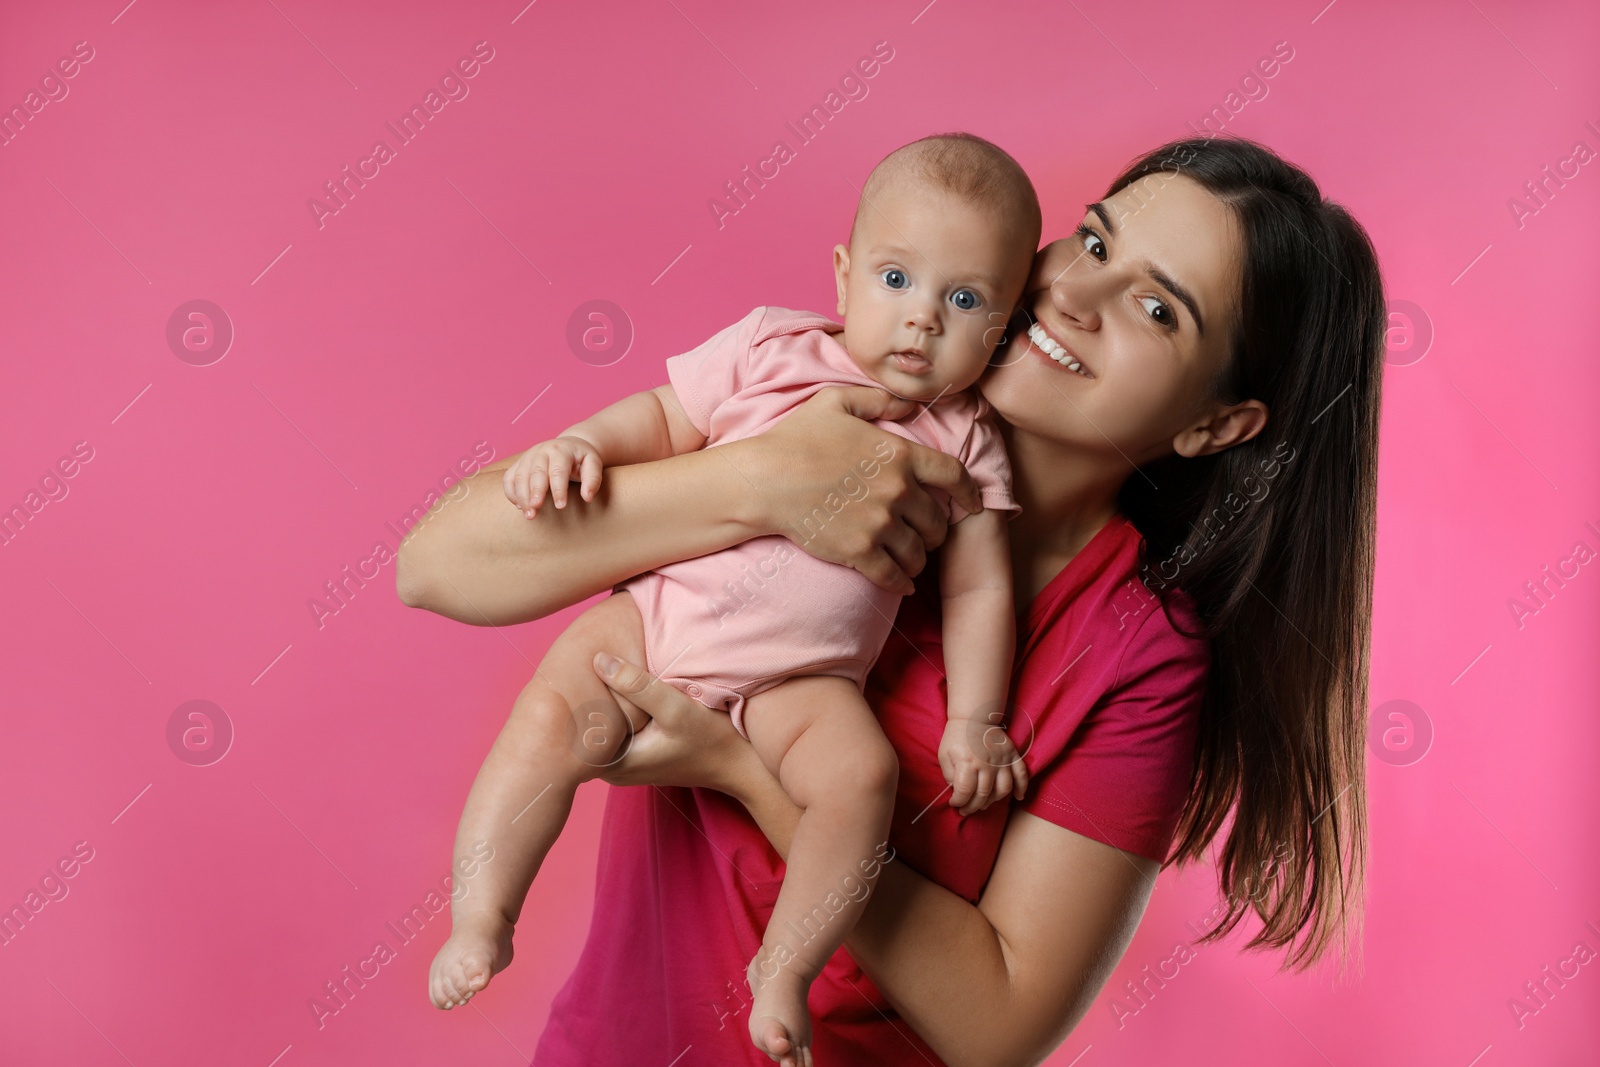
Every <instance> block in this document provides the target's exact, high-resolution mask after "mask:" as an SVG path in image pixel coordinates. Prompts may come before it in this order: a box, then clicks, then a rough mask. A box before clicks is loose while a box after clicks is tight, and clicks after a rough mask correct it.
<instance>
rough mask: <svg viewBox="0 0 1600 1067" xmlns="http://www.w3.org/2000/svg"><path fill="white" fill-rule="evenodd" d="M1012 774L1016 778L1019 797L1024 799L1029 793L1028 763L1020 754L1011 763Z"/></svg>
mask: <svg viewBox="0 0 1600 1067" xmlns="http://www.w3.org/2000/svg"><path fill="white" fill-rule="evenodd" d="M1011 776H1012V777H1013V778H1015V779H1016V783H1017V799H1018V800H1022V799H1023V798H1025V797H1026V796H1027V795H1028V765H1027V764H1026V763H1023V762H1022V757H1021V756H1018V757H1017V758H1016V760H1015V761H1014V762H1013V763H1012V764H1011Z"/></svg>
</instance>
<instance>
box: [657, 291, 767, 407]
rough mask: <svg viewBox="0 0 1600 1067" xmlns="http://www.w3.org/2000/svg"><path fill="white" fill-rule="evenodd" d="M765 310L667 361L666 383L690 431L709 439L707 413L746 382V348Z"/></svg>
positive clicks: (756, 311) (752, 340)
mask: <svg viewBox="0 0 1600 1067" xmlns="http://www.w3.org/2000/svg"><path fill="white" fill-rule="evenodd" d="M766 314H767V309H766V308H764V307H758V308H756V309H755V310H754V311H752V312H750V314H748V315H746V316H745V317H744V318H742V319H740V320H739V321H738V322H736V323H734V324H733V325H731V326H729V327H727V328H725V329H723V330H721V331H719V332H718V333H716V334H714V335H713V336H712V337H711V338H710V339H709V340H707V341H705V342H704V343H703V344H701V345H699V346H698V347H696V348H692V349H690V350H689V351H687V352H684V353H683V354H681V355H677V356H672V357H670V358H669V359H668V360H667V380H668V381H670V382H671V383H672V388H673V391H674V392H676V393H677V394H678V402H679V403H680V404H682V405H683V411H684V414H686V415H688V416H689V421H690V422H691V423H693V424H694V428H695V429H697V430H699V431H700V432H701V433H702V434H704V435H706V436H707V437H710V436H711V413H712V412H713V411H715V410H716V409H717V407H718V406H719V405H720V404H722V402H723V401H725V400H727V399H728V398H729V397H731V396H733V395H734V394H735V393H737V392H738V391H739V389H740V387H741V386H743V385H744V383H745V382H746V381H747V380H748V376H749V371H750V347H751V345H752V344H753V343H754V341H755V338H756V335H757V333H758V332H759V331H760V329H761V323H762V320H763V319H765V317H766Z"/></svg>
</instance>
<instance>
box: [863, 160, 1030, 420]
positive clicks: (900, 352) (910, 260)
mask: <svg viewBox="0 0 1600 1067" xmlns="http://www.w3.org/2000/svg"><path fill="white" fill-rule="evenodd" d="M1039 231H1040V217H1039V198H1038V196H1037V195H1035V193H1034V191H1033V183H1032V182H1030V181H1029V180H1028V175H1027V174H1026V173H1024V172H1023V170H1022V168H1021V167H1020V166H1018V164H1017V161H1016V160H1014V159H1012V158H1011V157H1010V156H1009V155H1007V154H1006V153H1005V152H1003V151H1001V150H1000V149H999V148H997V147H996V146H994V145H992V144H990V143H989V142H988V141H985V140H984V139H983V138H981V137H974V136H972V135H971V134H967V133H949V134H936V135H935V136H932V137H924V138H923V139H922V140H920V141H913V142H911V143H910V144H908V145H906V146H905V147H903V148H899V149H896V150H895V151H893V152H891V153H890V154H889V155H888V156H887V157H886V158H885V159H884V160H883V161H882V162H881V163H879V164H878V165H877V166H876V167H874V168H873V169H872V173H871V174H870V175H868V176H867V183H866V186H865V187H864V188H863V189H862V191H861V202H860V203H859V204H858V205H857V206H856V218H855V223H854V224H853V225H852V226H851V228H850V244H849V246H848V247H846V246H845V245H837V246H835V247H834V250H833V271H834V276H835V278H836V280H837V281H838V284H839V314H840V315H841V316H842V317H843V319H844V337H843V341H844V346H845V349H846V350H847V351H849V353H850V356H851V358H852V359H854V360H855V362H856V364H857V366H859V367H860V368H861V370H862V372H863V373H865V374H866V375H867V376H868V377H870V378H872V379H874V380H875V381H878V382H881V383H882V384H883V385H884V387H885V388H887V389H888V390H889V391H890V392H892V393H895V394H896V395H898V396H903V397H908V398H910V399H913V400H925V401H926V400H933V399H935V398H937V397H939V396H942V395H948V394H953V393H957V392H959V391H961V390H962V389H965V388H967V387H968V386H970V385H972V384H973V383H974V382H976V381H977V380H978V378H979V377H980V376H981V375H982V374H983V370H984V367H985V366H987V365H988V362H989V356H990V355H991V354H992V353H993V352H994V348H995V345H997V344H999V343H1000V341H1001V339H1002V338H1003V337H1004V336H1005V328H1006V324H1007V322H1008V321H1009V320H1010V318H1011V313H1012V312H1013V311H1014V310H1015V309H1016V306H1017V303H1018V301H1019V300H1020V299H1021V297H1022V289H1023V286H1024V285H1025V284H1026V283H1027V280H1028V274H1029V272H1030V271H1031V270H1032V267H1033V255H1034V252H1035V251H1037V250H1038V247H1039Z"/></svg>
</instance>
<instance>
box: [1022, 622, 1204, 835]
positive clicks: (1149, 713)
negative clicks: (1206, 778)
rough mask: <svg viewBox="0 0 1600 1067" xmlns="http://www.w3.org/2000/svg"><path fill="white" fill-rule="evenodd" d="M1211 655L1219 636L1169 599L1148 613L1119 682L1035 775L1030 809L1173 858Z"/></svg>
mask: <svg viewBox="0 0 1600 1067" xmlns="http://www.w3.org/2000/svg"><path fill="white" fill-rule="evenodd" d="M1174 614H1175V615H1176V616H1178V618H1179V620H1180V622H1182V623H1183V624H1184V626H1185V628H1186V629H1191V630H1192V629H1193V628H1194V620H1193V619H1192V618H1185V617H1184V615H1180V614H1179V613H1178V612H1174ZM1210 662H1211V649H1210V643H1209V642H1207V641H1205V640H1204V639H1200V638H1187V637H1184V636H1183V635H1182V634H1179V633H1177V632H1176V631H1175V630H1174V629H1173V628H1172V627H1171V625H1170V624H1169V623H1168V622H1167V620H1166V617H1165V614H1164V613H1163V612H1162V610H1161V608H1160V607H1159V606H1157V607H1156V609H1155V610H1154V611H1150V612H1147V613H1145V618H1144V620H1143V622H1142V623H1141V624H1140V627H1139V631H1138V632H1137V633H1135V634H1134V636H1133V639H1132V640H1130V641H1129V643H1128V645H1127V646H1126V647H1125V648H1124V650H1123V658H1122V663H1121V666H1120V667H1119V668H1118V671H1117V679H1118V683H1117V684H1116V685H1115V686H1114V687H1113V688H1112V689H1111V690H1110V691H1109V692H1107V693H1106V695H1105V696H1104V697H1102V698H1101V700H1100V701H1099V702H1098V703H1097V704H1096V705H1095V706H1094V707H1093V708H1092V709H1091V710H1090V712H1089V714H1088V716H1087V717H1086V718H1085V719H1084V721H1083V722H1082V723H1081V724H1080V725H1079V727H1078V729H1077V731H1076V732H1075V733H1074V735H1073V737H1072V739H1071V741H1070V742H1068V744H1067V747H1066V749H1065V751H1064V752H1063V753H1062V754H1061V756H1059V757H1058V758H1057V759H1056V760H1055V762H1054V763H1052V764H1051V765H1049V766H1048V767H1046V768H1044V769H1042V770H1041V771H1040V772H1039V773H1038V774H1036V775H1034V776H1033V778H1032V779H1031V780H1030V781H1029V783H1028V798H1027V800H1026V801H1024V802H1023V803H1022V805H1021V807H1022V810H1024V811H1026V812H1029V813H1030V814H1033V815H1037V816H1039V817H1040V818H1041V819H1048V820H1049V821H1050V822H1053V823H1055V824H1056V825H1058V826H1064V827H1066V828H1067V829H1068V830H1072V831H1074V832H1076V833H1080V834H1083V835H1084V836H1085V837H1092V838H1094V839H1095V840H1097V841H1103V842H1105V843H1106V844H1108V845H1111V846H1113V847H1114V848H1120V849H1123V850H1124V851H1127V852H1132V853H1134V854H1135V855H1139V856H1147V857H1149V858H1150V859H1153V860H1156V861H1157V862H1165V861H1166V858H1167V853H1168V852H1169V851H1170V849H1171V847H1172V839H1173V835H1174V832H1175V830H1176V829H1177V825H1178V819H1179V817H1180V816H1181V815H1182V814H1183V808H1184V804H1185V802H1186V801H1187V800H1188V795H1189V787H1190V782H1191V775H1192V771H1193V761H1194V745H1195V737H1196V735H1197V733H1198V729H1199V723H1200V706H1201V702H1202V701H1203V700H1204V699H1205V686H1206V677H1207V674H1208V673H1209V668H1210Z"/></svg>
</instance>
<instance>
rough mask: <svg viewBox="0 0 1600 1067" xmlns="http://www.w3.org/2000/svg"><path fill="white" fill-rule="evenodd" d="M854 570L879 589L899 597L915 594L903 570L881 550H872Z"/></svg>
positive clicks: (914, 588)
mask: <svg viewBox="0 0 1600 1067" xmlns="http://www.w3.org/2000/svg"><path fill="white" fill-rule="evenodd" d="M856 570H858V571H860V572H861V573H862V574H864V575H866V577H867V579H868V580H869V581H871V582H872V584H873V585H876V586H878V587H879V588H880V589H887V590H888V591H889V592H891V593H899V594H900V595H901V596H910V595H911V594H912V593H914V592H916V589H917V587H916V586H915V585H913V584H912V582H911V578H910V576H909V575H907V574H906V572H905V569H904V568H902V567H901V566H900V564H898V563H896V562H895V560H894V558H893V557H892V556H890V555H889V553H887V552H885V551H884V550H883V549H881V548H877V549H873V550H872V552H871V553H870V554H869V555H868V556H867V557H866V558H865V559H863V560H862V561H861V562H860V563H858V564H856Z"/></svg>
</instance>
